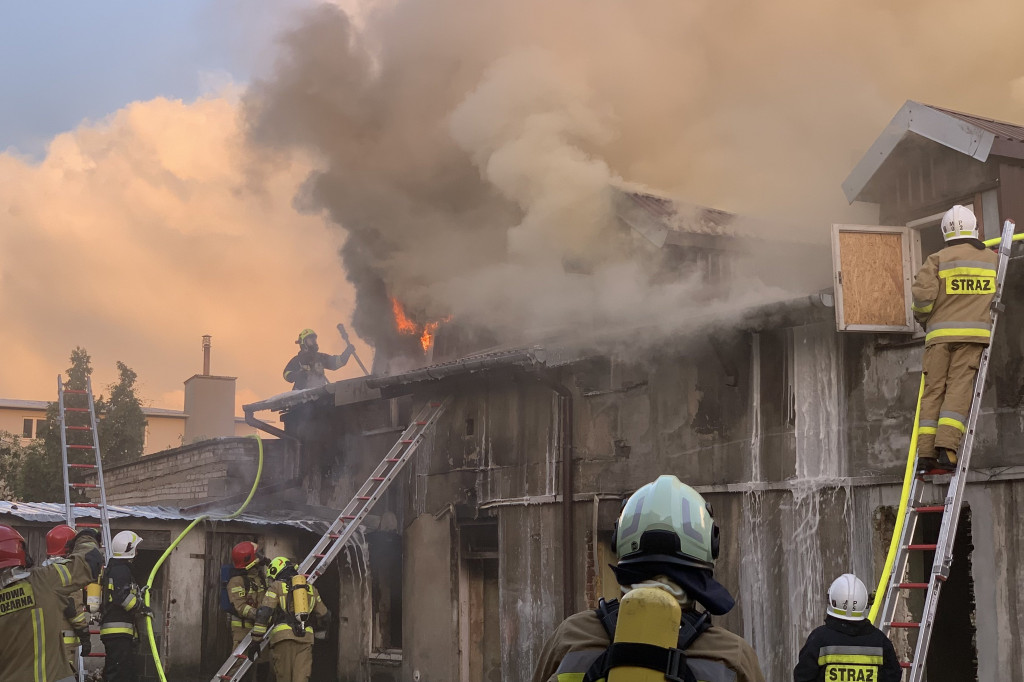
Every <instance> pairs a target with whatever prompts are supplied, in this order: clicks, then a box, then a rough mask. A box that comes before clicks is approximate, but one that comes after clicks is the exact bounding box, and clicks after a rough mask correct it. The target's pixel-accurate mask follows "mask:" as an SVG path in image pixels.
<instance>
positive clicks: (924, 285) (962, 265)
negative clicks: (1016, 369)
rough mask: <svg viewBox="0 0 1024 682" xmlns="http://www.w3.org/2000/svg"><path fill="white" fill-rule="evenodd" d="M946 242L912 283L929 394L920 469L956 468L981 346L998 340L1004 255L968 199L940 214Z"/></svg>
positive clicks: (925, 401) (926, 394)
mask: <svg viewBox="0 0 1024 682" xmlns="http://www.w3.org/2000/svg"><path fill="white" fill-rule="evenodd" d="M941 227H942V237H943V239H945V241H946V246H945V248H943V249H942V250H941V251H938V252H937V253H933V254H932V255H930V256H928V259H927V260H926V261H925V263H924V265H923V266H921V269H920V270H919V271H918V272H917V276H916V277H915V278H914V285H913V289H912V291H913V296H914V303H913V306H912V307H913V311H914V317H915V318H917V321H918V322H920V323H921V324H922V325H924V328H925V341H924V346H925V348H924V358H923V360H922V366H923V370H924V393H923V394H922V396H921V421H920V425H919V427H918V431H917V433H918V436H917V453H918V462H917V472H918V473H919V474H923V473H928V472H929V471H931V470H932V469H935V468H939V469H946V470H952V469H954V468H955V467H956V461H957V455H956V453H957V450H959V448H960V439H961V437H962V436H963V434H964V431H965V430H966V428H967V427H966V424H967V413H968V412H970V409H971V400H972V397H973V395H974V377H975V376H976V375H977V373H978V363H979V361H980V360H981V353H982V351H983V350H985V347H986V346H988V345H989V342H990V341H991V340H992V310H991V307H992V299H993V297H994V295H995V289H996V287H995V284H996V267H997V265H998V263H999V258H998V256H997V255H996V254H995V253H994V252H992V251H990V250H989V249H987V248H985V245H984V244H983V243H982V242H981V241H980V240H979V239H978V221H977V219H976V218H975V217H974V213H973V212H972V211H971V209H969V208H967V207H966V206H960V205H957V206H954V207H953V208H951V209H949V210H948V211H946V214H945V215H944V216H943V217H942V223H941Z"/></svg>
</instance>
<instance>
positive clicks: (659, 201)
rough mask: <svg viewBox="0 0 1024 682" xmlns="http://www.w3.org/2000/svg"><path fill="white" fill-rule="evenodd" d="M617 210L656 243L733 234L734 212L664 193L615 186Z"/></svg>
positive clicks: (624, 219) (687, 241) (621, 218)
mask: <svg viewBox="0 0 1024 682" xmlns="http://www.w3.org/2000/svg"><path fill="white" fill-rule="evenodd" d="M617 192H618V194H617V197H616V199H617V201H616V209H617V210H616V213H617V215H618V217H619V219H620V220H622V221H623V222H624V223H626V225H628V226H629V227H630V228H632V229H633V230H635V231H636V232H637V233H638V234H640V235H642V236H643V237H644V238H646V239H647V240H648V241H650V242H651V243H652V244H654V245H655V246H656V247H658V248H661V247H663V246H664V245H665V244H673V243H680V241H682V242H683V243H689V239H686V237H693V236H695V235H698V236H704V237H711V238H715V237H732V236H734V234H733V231H732V230H731V229H730V225H731V223H732V222H733V220H734V219H735V218H736V216H735V214H732V213H727V212H726V211H719V210H716V209H712V208H707V207H705V206H698V205H696V204H687V203H685V202H682V201H678V200H675V199H670V198H668V197H664V196H658V195H655V194H649V193H647V192H637V191H631V190H625V189H619V190H617Z"/></svg>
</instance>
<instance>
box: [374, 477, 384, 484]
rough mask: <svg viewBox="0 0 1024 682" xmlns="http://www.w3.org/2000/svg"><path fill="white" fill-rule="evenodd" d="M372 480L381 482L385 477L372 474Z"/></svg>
mask: <svg viewBox="0 0 1024 682" xmlns="http://www.w3.org/2000/svg"><path fill="white" fill-rule="evenodd" d="M373 480H374V481H376V482H377V483H381V482H382V481H386V480H387V479H386V478H384V477H383V476H374V477H373Z"/></svg>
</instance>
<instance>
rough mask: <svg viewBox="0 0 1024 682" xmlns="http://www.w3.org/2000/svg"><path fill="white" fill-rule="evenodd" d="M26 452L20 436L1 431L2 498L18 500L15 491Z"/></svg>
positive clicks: (0, 493) (0, 483)
mask: <svg viewBox="0 0 1024 682" xmlns="http://www.w3.org/2000/svg"><path fill="white" fill-rule="evenodd" d="M24 454H25V449H24V448H23V447H22V445H21V437H20V436H16V435H15V434H13V433H10V432H8V431H0V500H11V501H15V502H16V501H18V498H19V496H18V495H17V493H16V492H15V491H16V489H17V487H18V472H19V471H20V470H21V462H22V458H23V457H24Z"/></svg>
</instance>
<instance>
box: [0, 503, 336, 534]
mask: <svg viewBox="0 0 1024 682" xmlns="http://www.w3.org/2000/svg"><path fill="white" fill-rule="evenodd" d="M64 510H65V508H64V505H63V504H59V503H57V502H11V501H9V500H0V514H10V515H11V516H16V517H18V518H19V519H22V520H23V521H36V522H39V523H63V522H64V520H65V517H64ZM75 515H76V517H78V518H83V517H90V518H96V519H98V518H99V510H98V509H90V508H81V509H77V510H76V511H75ZM107 515H108V517H109V518H110V519H111V520H114V519H123V518H130V519H154V520H159V521H194V520H196V519H197V518H199V517H200V516H202V515H201V514H186V513H183V512H182V511H181V510H180V509H177V508H175V507H165V506H157V505H129V506H121V505H117V504H108V505H107ZM210 520H211V521H217V522H232V523H248V524H252V525H255V526H269V525H282V526H291V527H293V528H301V529H302V530H308V531H310V532H312V533H322V532H323V531H324V527H325V524H323V523H322V522H320V521H305V520H301V519H285V518H274V517H271V516H262V515H259V514H241V515H239V516H237V517H235V518H233V519H224V518H212V519H210Z"/></svg>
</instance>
